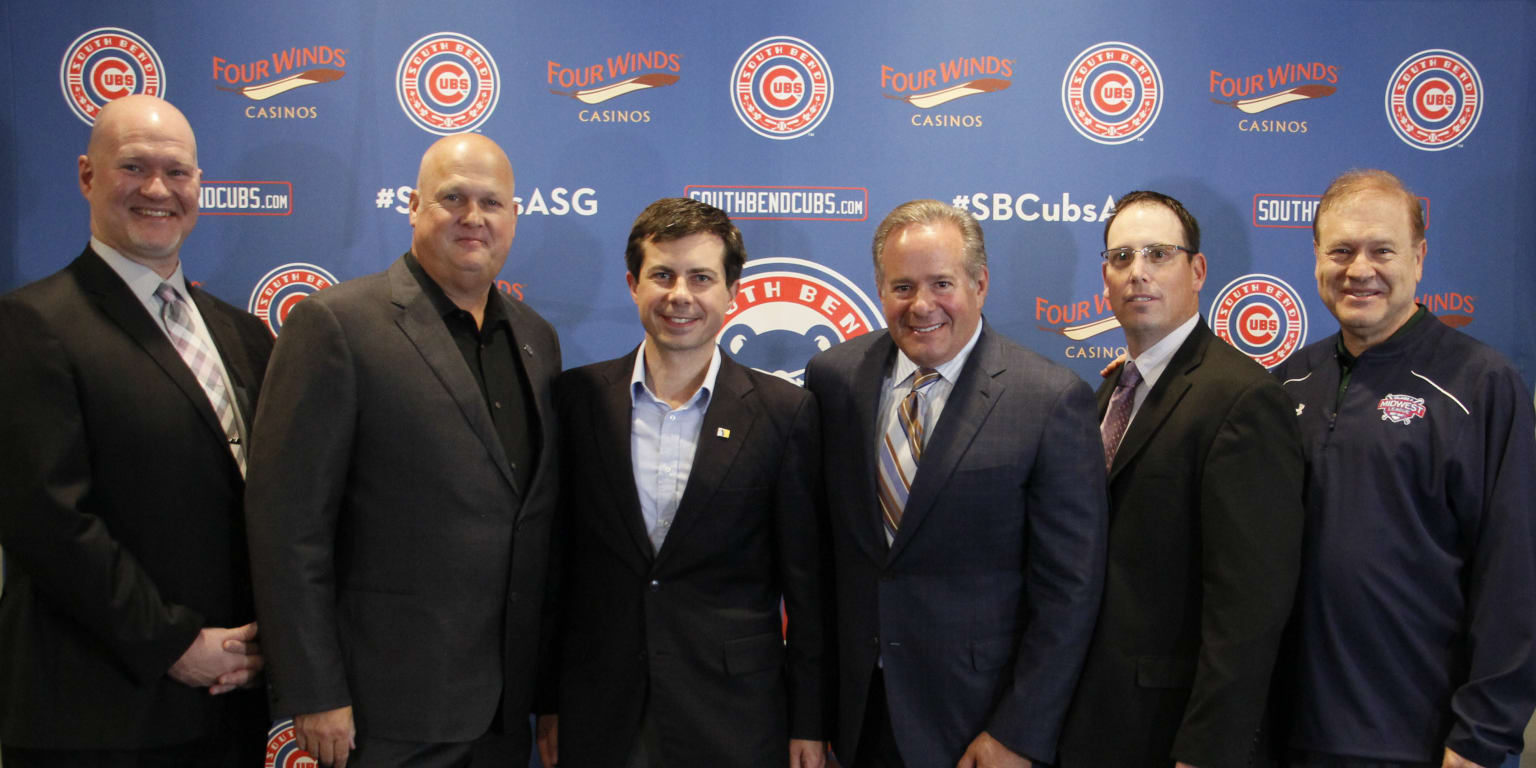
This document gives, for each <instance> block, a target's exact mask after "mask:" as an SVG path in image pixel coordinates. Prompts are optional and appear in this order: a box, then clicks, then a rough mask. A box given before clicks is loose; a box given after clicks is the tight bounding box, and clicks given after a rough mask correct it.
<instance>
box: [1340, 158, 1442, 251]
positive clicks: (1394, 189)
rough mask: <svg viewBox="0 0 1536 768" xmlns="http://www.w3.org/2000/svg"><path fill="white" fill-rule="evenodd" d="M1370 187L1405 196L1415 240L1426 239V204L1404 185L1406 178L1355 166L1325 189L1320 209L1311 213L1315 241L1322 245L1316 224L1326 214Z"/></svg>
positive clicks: (1377, 190) (1378, 190) (1409, 222)
mask: <svg viewBox="0 0 1536 768" xmlns="http://www.w3.org/2000/svg"><path fill="white" fill-rule="evenodd" d="M1367 190H1372V191H1376V192H1386V193H1388V194H1398V195H1402V196H1403V205H1404V206H1406V207H1407V208H1408V227H1409V229H1410V230H1411V231H1412V234H1413V242H1415V243H1418V242H1422V241H1423V240H1424V207H1423V206H1421V205H1419V198H1417V197H1415V196H1414V194H1413V192H1410V191H1409V190H1408V187H1406V186H1404V185H1403V180H1402V179H1399V178H1398V177H1396V176H1394V175H1392V174H1391V173H1390V172H1388V171H1383V170H1379V169H1376V168H1356V169H1354V170H1349V171H1345V172H1344V173H1341V174H1339V177H1338V178H1337V179H1334V180H1333V183H1331V184H1329V185H1328V189H1327V190H1325V191H1324V192H1323V199H1322V200H1319V201H1318V202H1317V210H1316V211H1314V212H1313V214H1312V244H1313V245H1318V244H1319V243H1318V239H1317V238H1318V229H1317V223H1318V222H1320V221H1322V220H1323V214H1324V213H1327V212H1328V211H1329V210H1331V209H1332V208H1333V207H1334V206H1335V205H1338V204H1339V203H1341V202H1343V200H1344V198H1347V197H1353V196H1354V195H1355V194H1357V193H1360V192H1365V191H1367Z"/></svg>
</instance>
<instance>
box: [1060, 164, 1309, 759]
mask: <svg viewBox="0 0 1536 768" xmlns="http://www.w3.org/2000/svg"><path fill="white" fill-rule="evenodd" d="M1104 244H1105V246H1106V250H1105V251H1104V252H1103V259H1104V262H1103V275H1104V293H1105V295H1106V296H1107V297H1108V299H1109V302H1110V306H1111V307H1113V309H1114V311H1115V318H1116V319H1118V320H1119V321H1120V325H1121V327H1122V328H1124V329H1125V341H1126V347H1127V350H1128V352H1129V356H1130V360H1129V361H1127V362H1126V363H1125V365H1124V366H1123V367H1122V368H1121V369H1120V370H1119V372H1118V374H1117V375H1112V376H1111V377H1110V378H1108V379H1107V380H1106V381H1105V382H1104V384H1103V385H1102V386H1101V387H1100V388H1099V392H1098V414H1099V417H1100V432H1101V434H1102V436H1103V440H1104V462H1105V466H1106V468H1107V470H1108V472H1109V495H1110V510H1111V511H1110V528H1109V566H1108V570H1107V572H1106V578H1105V583H1104V602H1103V606H1102V608H1101V609H1100V614H1099V620H1098V624H1097V626H1096V627H1095V630H1094V636H1093V640H1092V641H1091V643H1090V645H1089V648H1088V659H1087V663H1086V665H1085V667H1084V669H1083V675H1082V678H1081V680H1080V681H1079V683H1078V687H1077V693H1076V695H1075V696H1074V698H1073V701H1072V705H1071V707H1070V708H1069V709H1068V713H1067V721H1066V726H1065V731H1064V732H1063V734H1062V739H1061V762H1060V766H1061V767H1062V768H1078V767H1079V766H1087V767H1092V766H1106V765H1113V766H1121V767H1124V766H1167V765H1169V764H1170V763H1171V762H1176V763H1177V764H1178V765H1179V766H1180V767H1181V768H1182V767H1183V766H1195V767H1196V768H1222V767H1224V766H1247V765H1253V764H1255V763H1256V762H1259V763H1262V758H1264V757H1265V756H1266V754H1267V750H1263V749H1261V747H1262V745H1263V744H1264V743H1265V742H1267V739H1266V738H1265V736H1266V729H1264V728H1263V727H1262V724H1263V723H1264V722H1265V720H1266V719H1267V718H1266V717H1265V707H1266V701H1267V700H1268V693H1269V684H1270V675H1271V672H1272V670H1273V667H1274V663H1275V658H1276V655H1277V653H1278V649H1279V646H1280V638H1281V633H1282V630H1283V629H1284V627H1285V622H1286V617H1287V615H1288V614H1289V612H1290V608H1291V601H1292V595H1293V593H1294V591H1295V586H1296V578H1297V570H1298V562H1299V559H1300V544H1301V528H1302V519H1303V512H1302V496H1301V493H1302V490H1301V489H1302V481H1303V480H1302V468H1303V463H1302V454H1301V444H1300V438H1299V433H1298V431H1297V428H1296V420H1295V417H1294V416H1293V414H1292V411H1293V410H1294V406H1293V405H1291V403H1290V400H1289V399H1288V398H1287V397H1286V395H1285V392H1284V391H1283V390H1282V389H1281V388H1280V386H1279V384H1278V383H1277V382H1276V381H1275V380H1274V379H1273V378H1271V377H1270V376H1269V375H1267V374H1266V373H1265V371H1264V369H1263V368H1262V367H1260V366H1259V365H1258V364H1257V363H1255V362H1254V361H1253V360H1251V359H1249V358H1248V357H1247V356H1246V355H1244V354H1242V353H1241V352H1239V351H1237V350H1236V349H1233V348H1232V347H1231V346H1230V345H1228V344H1226V343H1224V342H1222V341H1221V340H1219V339H1217V338H1216V336H1215V334H1213V333H1211V330H1210V328H1209V327H1207V326H1206V324H1205V322H1204V321H1203V320H1202V319H1201V318H1200V313H1199V303H1200V288H1201V286H1202V285H1204V283H1205V273H1206V263H1205V255H1204V254H1202V253H1201V252H1200V227H1199V224H1198V223H1196V221H1195V217H1194V216H1192V215H1190V213H1189V212H1188V211H1187V210H1185V208H1184V206H1183V205H1182V204H1180V203H1179V201H1177V200H1175V199H1173V198H1172V197H1169V196H1167V195H1164V194H1160V193H1157V192H1145V191H1138V192H1131V193H1129V194H1127V195H1125V196H1124V197H1122V198H1120V200H1119V201H1117V202H1116V203H1115V207H1114V213H1113V214H1112V215H1111V217H1110V220H1109V222H1108V223H1107V226H1106V227H1105V229H1104Z"/></svg>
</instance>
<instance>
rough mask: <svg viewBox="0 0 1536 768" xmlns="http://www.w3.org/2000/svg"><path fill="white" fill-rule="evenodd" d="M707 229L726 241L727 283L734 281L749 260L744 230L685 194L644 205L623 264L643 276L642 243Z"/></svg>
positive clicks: (673, 237) (636, 274)
mask: <svg viewBox="0 0 1536 768" xmlns="http://www.w3.org/2000/svg"><path fill="white" fill-rule="evenodd" d="M700 232H707V233H709V234H711V235H714V236H716V237H718V238H720V242H722V243H725V265H724V266H725V283H726V285H732V284H734V283H735V282H736V281H737V280H738V279H739V278H740V277H741V268H742V266H743V265H744V264H746V263H747V248H746V246H744V245H742V242H741V231H740V230H738V229H736V225H735V224H732V223H731V217H730V216H727V215H726V213H725V211H722V210H720V209H719V208H716V207H714V206H713V205H710V204H709V203H701V202H699V201H698V200H690V199H688V198H686V197H664V198H662V199H660V200H657V201H656V202H654V203H651V204H650V205H647V206H646V207H645V210H643V211H641V212H640V215H639V216H636V217H635V224H634V226H633V227H630V230H629V244H628V245H626V246H625V247H624V265H625V267H626V268H628V269H629V273H630V274H631V275H634V276H635V277H639V276H640V264H641V263H642V262H644V261H645V253H644V251H643V250H642V246H643V245H644V244H645V243H646V242H647V241H649V242H653V243H667V242H671V241H673V240H681V239H683V238H685V237H687V236H689V235H696V234H699V233H700Z"/></svg>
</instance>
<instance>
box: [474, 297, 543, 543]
mask: <svg viewBox="0 0 1536 768" xmlns="http://www.w3.org/2000/svg"><path fill="white" fill-rule="evenodd" d="M491 296H492V299H491V300H492V301H500V302H501V303H502V308H503V309H504V310H505V312H504V313H503V316H504V317H506V318H507V322H508V323H509V324H510V325H511V326H512V341H513V344H514V345H515V348H514V349H513V350H512V354H513V356H514V357H516V358H517V362H518V363H519V365H518V366H517V374H518V375H519V376H522V377H523V378H524V380H525V381H527V383H528V392H529V393H530V394H531V395H532V396H533V401H532V402H531V403H529V404H528V405H529V408H528V412H529V414H530V415H531V416H532V418H534V419H538V421H539V423H538V425H537V426H538V435H539V457H540V458H539V460H538V463H537V465H536V466H535V468H534V473H533V475H531V476H529V477H528V478H527V485H528V490H527V491H525V492H524V495H526V494H527V493H528V492H531V491H532V489H533V488H534V485H535V484H536V483H537V482H538V481H539V480H540V479H542V478H543V477H544V476H545V475H544V468H545V467H548V466H552V462H550V461H549V460H548V459H549V457H553V456H555V455H556V453H557V452H558V451H559V446H558V445H557V443H556V441H555V431H556V429H557V426H556V425H555V424H554V423H552V420H550V419H547V418H546V412H547V410H548V409H547V408H546V407H545V404H546V403H550V402H552V401H553V397H552V394H551V393H550V391H549V387H550V383H551V382H553V381H554V380H555V375H556V374H558V373H560V361H559V360H558V359H546V358H545V357H539V355H538V354H536V353H535V350H534V348H533V344H532V343H530V341H529V340H532V339H534V338H536V335H535V334H536V331H535V329H534V325H533V323H534V320H533V318H532V317H530V315H533V312H532V310H530V309H528V307H527V306H525V305H524V304H523V303H522V302H520V301H514V300H512V298H511V297H509V296H506V295H504V294H502V292H501V291H492V292H491ZM557 344H558V342H557ZM553 351H555V352H558V349H556V350H553ZM461 357H462V355H461ZM495 426H496V425H495V422H492V423H491V427H492V429H494V428H495ZM496 444H497V445H500V444H501V440H500V438H499V437H497V440H496ZM503 450H505V449H503ZM509 474H510V472H509ZM549 482H556V483H558V482H559V478H552V479H551V480H550V481H549ZM517 513H518V515H519V516H521V515H522V514H523V509H519V510H518V512H517Z"/></svg>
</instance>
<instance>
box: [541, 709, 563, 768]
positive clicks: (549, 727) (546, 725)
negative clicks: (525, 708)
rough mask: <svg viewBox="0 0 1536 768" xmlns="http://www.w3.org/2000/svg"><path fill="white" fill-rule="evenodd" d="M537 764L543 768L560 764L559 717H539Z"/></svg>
mask: <svg viewBox="0 0 1536 768" xmlns="http://www.w3.org/2000/svg"><path fill="white" fill-rule="evenodd" d="M538 740H539V762H541V763H543V764H544V768H554V766H557V765H559V764H560V716H559V715H539V725H538Z"/></svg>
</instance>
